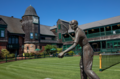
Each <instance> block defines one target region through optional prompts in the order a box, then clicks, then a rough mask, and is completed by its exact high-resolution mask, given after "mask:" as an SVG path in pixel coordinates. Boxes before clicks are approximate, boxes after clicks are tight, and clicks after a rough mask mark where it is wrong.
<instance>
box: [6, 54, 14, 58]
mask: <svg viewBox="0 0 120 79" xmlns="http://www.w3.org/2000/svg"><path fill="white" fill-rule="evenodd" d="M7 57H9V58H14V57H15V54H14V53H12V54H8V55H7Z"/></svg>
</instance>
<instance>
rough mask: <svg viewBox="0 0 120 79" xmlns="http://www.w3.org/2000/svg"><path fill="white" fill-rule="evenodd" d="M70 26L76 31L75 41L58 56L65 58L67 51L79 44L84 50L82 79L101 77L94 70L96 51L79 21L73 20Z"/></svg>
mask: <svg viewBox="0 0 120 79" xmlns="http://www.w3.org/2000/svg"><path fill="white" fill-rule="evenodd" d="M70 26H71V28H72V29H73V30H74V31H75V38H74V39H73V40H74V43H73V45H72V46H70V47H69V48H68V49H66V50H65V51H63V52H61V53H59V54H58V57H59V58H63V56H64V54H65V53H67V52H68V51H70V50H72V49H74V48H75V47H76V46H77V44H79V45H80V46H81V47H82V50H83V54H82V56H81V60H80V73H81V79H87V77H88V78H89V79H100V78H99V77H98V76H97V75H96V74H95V72H93V71H92V63H93V55H94V51H93V49H92V47H91V46H90V44H89V42H88V39H87V37H86V35H85V33H84V31H83V30H81V29H80V28H79V27H78V22H77V21H76V20H72V21H71V22H70Z"/></svg>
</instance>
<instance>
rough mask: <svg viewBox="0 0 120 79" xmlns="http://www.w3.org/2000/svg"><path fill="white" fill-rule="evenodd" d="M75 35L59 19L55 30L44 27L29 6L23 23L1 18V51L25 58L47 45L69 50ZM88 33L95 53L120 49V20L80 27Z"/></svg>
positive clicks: (78, 48)
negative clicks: (24, 54) (26, 54)
mask: <svg viewBox="0 0 120 79" xmlns="http://www.w3.org/2000/svg"><path fill="white" fill-rule="evenodd" d="M63 24H64V25H65V26H66V27H67V29H68V32H69V34H71V36H73V37H74V36H75V32H74V31H73V30H72V29H71V28H70V27H69V22H68V21H65V20H61V19H58V20H57V24H56V25H55V26H52V27H50V26H46V25H41V24H40V16H38V15H37V13H36V11H35V9H34V8H33V7H32V6H29V7H28V8H27V9H26V11H25V13H24V15H23V16H22V19H18V18H14V17H13V16H11V17H7V16H3V15H0V50H1V49H3V48H6V49H8V50H9V51H10V53H17V54H22V53H23V52H28V53H30V52H35V49H36V48H40V49H41V52H42V51H44V46H46V45H47V44H51V45H56V46H57V47H62V48H63V50H65V49H67V48H68V47H70V46H71V45H72V44H73V40H72V39H71V37H70V36H69V35H68V34H66V31H65V29H66V28H65V27H64V26H63ZM79 27H80V28H81V29H83V30H84V32H85V34H86V36H87V38H88V40H89V43H90V45H91V46H92V48H93V49H94V51H95V52H100V51H101V52H103V51H104V52H106V51H111V50H112V51H117V50H119V48H120V40H119V39H120V16H116V17H113V18H108V19H104V20H100V21H96V22H92V23H87V24H84V25H79ZM73 51H74V52H75V54H78V53H79V51H80V46H79V45H77V46H76V48H75V49H73Z"/></svg>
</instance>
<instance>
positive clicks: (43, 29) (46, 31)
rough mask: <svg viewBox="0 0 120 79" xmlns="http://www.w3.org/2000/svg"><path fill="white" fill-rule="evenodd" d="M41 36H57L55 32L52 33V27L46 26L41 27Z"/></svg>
mask: <svg viewBox="0 0 120 79" xmlns="http://www.w3.org/2000/svg"><path fill="white" fill-rule="evenodd" d="M40 34H43V35H52V36H55V35H54V34H53V32H52V31H50V26H46V25H40Z"/></svg>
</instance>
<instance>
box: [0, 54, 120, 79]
mask: <svg viewBox="0 0 120 79" xmlns="http://www.w3.org/2000/svg"><path fill="white" fill-rule="evenodd" d="M79 62H80V57H64V58H62V59H59V58H42V59H31V60H21V61H15V62H8V63H4V64H0V70H1V71H0V79H44V78H51V79H80V71H79V70H80V69H79ZM119 66H120V64H118V65H115V66H113V67H111V68H109V69H107V70H105V71H103V72H99V56H94V61H93V71H94V72H95V73H96V74H98V75H99V76H100V79H106V78H109V79H113V78H115V79H120V78H119V74H118V73H120V71H119V69H120V68H119ZM116 68H118V69H116ZM116 70H118V71H117V72H116Z"/></svg>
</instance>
